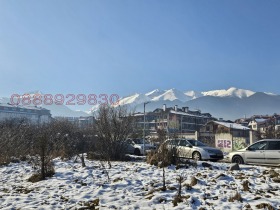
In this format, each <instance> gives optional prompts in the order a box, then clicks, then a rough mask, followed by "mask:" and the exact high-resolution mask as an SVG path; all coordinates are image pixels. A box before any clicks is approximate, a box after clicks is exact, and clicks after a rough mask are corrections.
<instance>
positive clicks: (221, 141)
mask: <svg viewBox="0 0 280 210" xmlns="http://www.w3.org/2000/svg"><path fill="white" fill-rule="evenodd" d="M198 138H199V139H200V140H201V141H203V142H204V143H206V144H208V145H210V146H213V147H216V148H219V149H221V150H222V151H224V152H231V151H235V150H239V149H242V148H245V147H246V146H248V145H249V144H251V143H253V142H255V141H256V139H255V136H254V133H253V131H251V130H250V128H248V127H246V126H243V125H241V124H237V123H228V122H223V121H211V122H208V123H207V124H206V125H205V126H203V127H202V128H201V129H200V132H199V137H198Z"/></svg>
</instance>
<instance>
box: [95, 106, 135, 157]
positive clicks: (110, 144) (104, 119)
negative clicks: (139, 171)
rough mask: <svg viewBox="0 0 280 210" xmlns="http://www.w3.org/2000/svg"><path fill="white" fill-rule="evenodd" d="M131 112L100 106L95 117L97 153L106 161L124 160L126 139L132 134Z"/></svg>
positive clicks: (121, 108) (123, 108)
mask: <svg viewBox="0 0 280 210" xmlns="http://www.w3.org/2000/svg"><path fill="white" fill-rule="evenodd" d="M132 115H133V112H132V111H128V109H127V107H124V106H121V107H110V106H106V105H103V106H100V108H99V110H98V111H97V115H96V119H97V120H96V123H95V130H96V134H97V145H96V146H97V151H98V152H99V153H100V155H101V157H102V159H104V160H106V161H111V160H124V159H125V153H126V147H127V143H126V139H127V138H128V136H129V135H130V134H131V133H133V128H134V123H133V122H134V120H133V117H132Z"/></svg>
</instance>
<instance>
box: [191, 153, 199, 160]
mask: <svg viewBox="0 0 280 210" xmlns="http://www.w3.org/2000/svg"><path fill="white" fill-rule="evenodd" d="M192 159H194V160H201V154H200V153H199V152H194V153H193V154H192Z"/></svg>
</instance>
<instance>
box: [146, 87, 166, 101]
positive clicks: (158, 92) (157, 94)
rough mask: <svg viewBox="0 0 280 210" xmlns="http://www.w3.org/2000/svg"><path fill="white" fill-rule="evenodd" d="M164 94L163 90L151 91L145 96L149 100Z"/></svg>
mask: <svg viewBox="0 0 280 210" xmlns="http://www.w3.org/2000/svg"><path fill="white" fill-rule="evenodd" d="M164 92H165V91H163V90H159V89H155V90H152V91H151V92H148V93H146V94H145V95H146V96H148V97H149V98H151V99H153V98H154V97H157V96H160V95H162V94H163V93H164Z"/></svg>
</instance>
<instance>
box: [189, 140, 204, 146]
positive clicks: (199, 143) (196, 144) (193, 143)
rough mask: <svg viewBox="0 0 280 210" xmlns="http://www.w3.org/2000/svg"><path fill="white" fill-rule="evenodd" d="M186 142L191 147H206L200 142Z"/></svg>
mask: <svg viewBox="0 0 280 210" xmlns="http://www.w3.org/2000/svg"><path fill="white" fill-rule="evenodd" d="M188 142H190V144H191V145H193V146H197V147H207V145H205V144H203V143H202V142H200V141H198V140H188Z"/></svg>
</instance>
